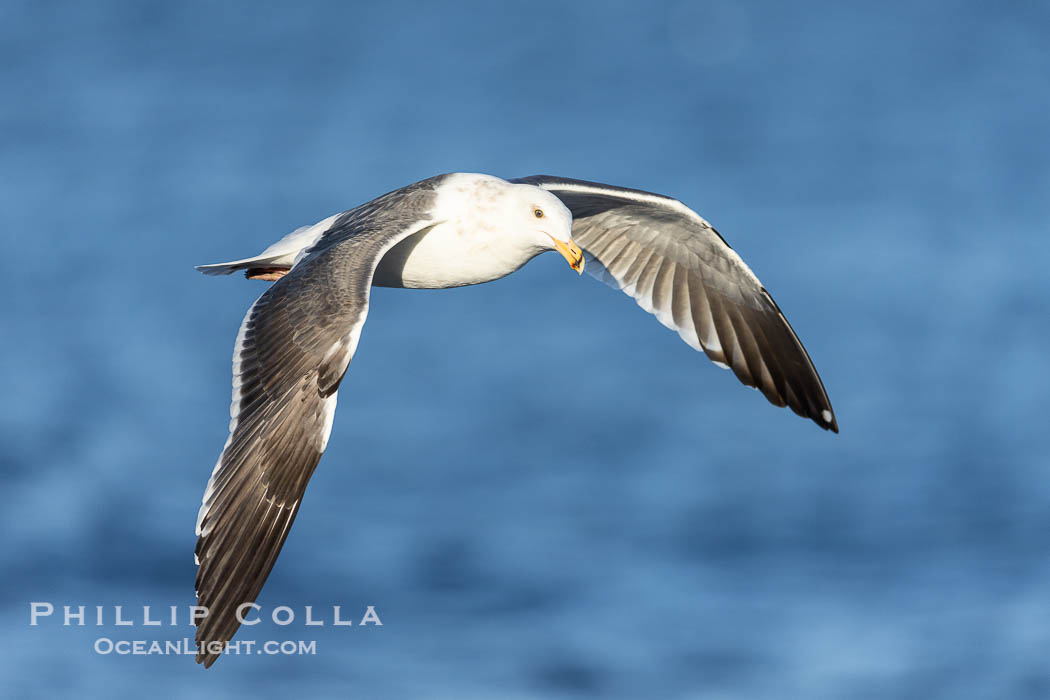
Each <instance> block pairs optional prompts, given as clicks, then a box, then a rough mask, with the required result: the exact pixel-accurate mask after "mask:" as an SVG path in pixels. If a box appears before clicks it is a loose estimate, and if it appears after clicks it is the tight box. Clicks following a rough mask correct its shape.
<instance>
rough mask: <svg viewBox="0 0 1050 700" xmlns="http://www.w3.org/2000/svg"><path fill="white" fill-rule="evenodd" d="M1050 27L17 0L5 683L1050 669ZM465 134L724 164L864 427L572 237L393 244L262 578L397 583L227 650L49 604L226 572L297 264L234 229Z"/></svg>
mask: <svg viewBox="0 0 1050 700" xmlns="http://www.w3.org/2000/svg"><path fill="white" fill-rule="evenodd" d="M1048 36H1050V10H1048V8H1047V6H1046V5H1045V4H1042V3H1017V4H1014V5H1009V6H1007V5H999V4H993V3H975V2H969V3H968V2H932V3H929V2H917V3H899V4H898V3H891V4H889V5H882V4H875V3H869V4H866V5H865V4H862V3H839V2H830V1H829V2H820V1H817V2H807V3H774V2H768V3H749V4H738V3H731V2H722V1H720V0H706V1H704V2H696V3H688V2H681V3H654V2H645V3H619V2H609V3H606V2H574V3H561V2H540V1H530V2H520V3H514V4H507V5H505V6H504V5H502V4H497V3H481V2H478V3H404V2H388V3H375V4H368V5H365V4H360V5H358V4H354V3H328V4H325V3H304V4H303V6H301V7H295V6H294V5H293V4H291V3H288V4H282V5H277V4H268V3H250V2H224V3H204V2H184V3H182V2H180V3H103V2H100V3H78V4H73V3H69V4H65V5H59V4H50V3H34V2H5V3H3V4H2V5H0V86H2V88H3V95H2V97H0V134H2V136H0V235H2V240H3V252H4V262H3V281H2V285H3V288H4V302H3V304H2V308H3V312H2V319H3V327H2V329H0V361H2V365H0V367H2V370H0V371H2V377H3V384H4V389H5V392H4V393H5V396H6V400H5V401H3V402H2V403H0V437H2V439H0V484H2V489H3V494H4V496H5V497H4V506H3V508H2V509H0V522H2V525H3V533H4V547H3V548H2V550H0V551H2V553H0V564H2V569H3V571H4V574H3V579H2V582H3V583H2V587H0V596H2V597H0V602H2V605H0V610H2V614H3V625H4V627H3V629H4V653H3V654H2V655H0V680H2V686H3V687H4V689H5V692H4V694H5V695H6V696H8V697H57V696H61V695H76V696H77V697H107V698H120V697H128V698H141V697H152V696H162V697H174V698H200V697H238V696H246V697H247V696H251V697H313V696H320V695H340V696H352V697H361V698H385V697H439V698H514V697H520V698H531V697H611V698H656V697H669V698H730V697H733V698H737V697H739V698H769V699H779V698H828V699H840V698H880V699H881V698H891V697H892V698H924V699H930V698H952V699H956V698H997V699H998V698H1045V697H1048V696H1050V547H1048V541H1050V459H1048V457H1047V448H1046V435H1047V410H1046V409H1047V402H1048V399H1050V371H1048V362H1047V355H1048V352H1047V346H1048V345H1050V284H1048V283H1047V279H1046V269H1047V261H1048V259H1050V255H1048V253H1050V244H1048V235H1047V233H1048V223H1047V222H1048V221H1050V199H1048V192H1050V127H1048V124H1050V118H1048V114H1050V42H1048V40H1047V37H1048ZM457 170H465V171H480V172H489V173H493V174H497V175H502V176H506V177H516V176H523V175H529V174H534V173H555V174H560V175H566V176H571V177H577V178H584V179H593V180H599V181H605V182H610V183H615V184H620V185H626V186H631V187H638V188H643V189H648V190H653V191H656V192H662V193H667V194H670V195H674V196H676V197H679V198H680V199H682V200H683V201H685V202H686V203H688V204H689V205H691V206H693V207H695V208H696V209H697V210H698V211H700V212H701V214H702V215H704V216H705V217H706V218H708V219H709V220H710V221H712V222H713V223H714V225H715V226H717V227H718V229H719V230H720V231H721V232H722V233H723V234H724V235H725V237H726V238H727V239H728V240H729V241H730V243H732V244H733V245H734V247H735V248H736V249H737V250H738V251H739V252H740V253H741V255H742V256H743V257H744V258H745V260H747V261H748V262H749V263H750V264H751V266H752V267H753V269H754V270H755V271H756V273H757V274H758V275H759V276H760V277H761V279H762V281H763V282H764V283H765V285H766V286H767V287H768V288H769V289H770V291H771V292H772V293H773V295H774V296H775V298H776V299H777V300H778V302H779V303H780V305H781V307H782V308H783V309H784V311H785V313H786V314H787V316H788V318H789V319H790V320H791V322H792V323H793V325H794V327H795V329H796V330H797V331H798V333H799V335H800V336H801V337H802V339H803V341H804V342H805V344H806V346H807V347H808V349H809V351H810V353H811V355H812V357H813V360H814V362H815V364H816V366H817V367H818V369H819V370H820V373H821V375H822V376H823V378H824V381H825V383H826V385H827V389H828V392H829V394H830V396H831V399H832V401H833V403H834V406H835V408H836V411H837V414H838V417H839V422H840V425H841V429H842V432H841V434H840V435H838V436H835V435H831V434H829V433H825V432H823V431H821V430H819V429H818V428H816V427H815V426H814V425H813V424H811V423H809V422H806V421H803V420H801V419H799V418H797V417H796V416H794V415H793V414H791V413H790V412H789V411H787V410H783V409H776V408H774V407H772V406H770V405H768V404H767V403H766V402H765V401H764V400H763V399H762V397H761V396H760V395H758V394H756V393H755V392H753V391H750V390H748V389H746V388H744V387H741V386H740V385H739V384H738V383H737V382H736V380H735V379H734V378H733V377H732V375H731V374H729V373H726V372H722V371H720V370H718V369H717V368H715V367H714V366H712V365H711V364H710V363H709V362H708V361H707V360H706V359H705V358H704V357H703V356H702V355H698V354H697V353H695V352H693V351H692V350H691V349H690V348H689V347H687V346H686V345H685V344H684V343H682V342H681V341H680V340H679V339H678V338H677V337H676V336H675V335H674V334H673V333H671V332H669V331H667V330H666V329H664V328H662V327H661V326H660V325H659V324H658V323H657V322H656V321H655V320H654V319H653V318H651V317H649V316H647V315H646V314H645V313H643V312H642V311H641V310H639V309H638V308H637V307H636V306H635V305H634V304H633V303H632V302H631V301H630V300H629V299H627V298H626V297H624V296H623V295H622V294H619V293H617V292H615V291H614V290H611V289H609V288H607V287H605V286H603V285H601V284H599V283H597V282H595V281H593V280H591V279H589V278H588V277H586V276H584V277H583V278H578V277H577V276H576V275H575V274H573V273H572V272H571V271H569V270H568V269H567V268H566V266H565V264H564V261H562V260H561V259H560V258H559V257H558V256H555V255H548V256H543V257H541V258H539V259H537V260H535V261H534V262H533V263H531V264H530V265H528V266H527V267H526V268H525V269H523V270H522V271H521V272H520V273H519V274H516V275H513V276H512V277H511V278H509V279H506V280H503V281H499V282H496V283H493V284H489V285H485V286H483V287H475V288H467V289H460V290H451V291H434V292H429V291H428V292H406V291H403V290H378V291H377V292H376V293H375V294H374V296H373V300H372V314H371V315H370V317H369V319H368V323H367V325H366V328H365V332H364V336H363V339H362V341H361V344H360V348H359V351H358V354H357V357H356V358H355V360H354V363H353V367H352V369H351V371H350V373H349V374H348V375H347V378H346V381H345V382H344V383H343V386H342V390H341V392H340V407H339V413H338V415H337V417H336V421H335V430H334V434H333V438H332V442H331V445H330V446H329V449H328V452H327V454H326V455H325V457H324V459H323V461H322V462H321V465H320V467H319V468H318V471H317V473H316V475H315V477H314V479H313V482H312V483H311V486H310V489H309V490H308V492H307V496H306V499H305V501H304V505H303V508H302V511H301V513H300V515H299V518H298V520H297V522H296V524H295V527H294V529H293V531H292V533H291V536H290V538H289V540H288V543H287V546H286V547H285V550H284V552H283V554H282V555H281V558H280V559H279V561H278V563H277V566H276V568H275V570H274V572H273V575H272V576H271V577H270V580H269V582H268V584H267V586H266V588H265V589H264V592H263V594H262V597H261V598H260V603H261V604H263V605H264V606H265V610H266V611H269V610H272V608H273V607H274V606H276V605H281V604H288V605H291V606H293V607H294V608H295V609H296V610H297V611H298V613H299V615H300V616H301V615H302V610H303V606H304V605H313V606H315V610H321V611H322V615H325V616H327V617H329V618H330V617H331V613H330V610H331V606H332V605H334V604H337V605H342V606H343V610H344V611H351V616H354V617H358V616H360V613H361V612H362V611H363V609H364V606H365V605H367V604H372V605H375V606H376V609H377V610H378V612H379V613H380V615H381V617H382V621H383V622H384V625H383V627H382V628H360V627H353V628H349V629H346V628H339V629H333V628H332V627H331V626H330V625H329V626H326V627H324V628H322V629H320V630H319V631H317V630H315V629H313V628H306V627H304V626H302V625H301V624H300V623H299V622H296V623H295V624H294V625H292V626H289V627H278V626H275V625H273V624H270V623H265V624H260V625H259V626H258V627H256V628H254V629H253V631H252V633H251V635H250V636H251V637H253V638H256V639H259V640H264V639H268V638H274V639H300V638H305V639H316V640H318V650H317V654H316V655H313V656H238V657H233V656H231V657H226V658H223V659H221V660H220V661H219V662H218V663H217V664H216V665H215V666H214V667H213V668H212V669H211V670H209V671H204V670H203V669H202V668H200V667H198V666H196V665H195V664H194V663H193V662H192V660H191V659H190V658H188V657H181V656H148V657H146V656H118V655H115V654H114V655H104V656H103V655H98V654H95V653H94V652H93V651H92V645H93V643H94V641H95V640H96V639H97V638H98V637H100V636H108V637H112V638H114V639H142V638H145V639H169V638H171V639H176V638H181V637H183V636H188V635H189V634H190V631H191V630H190V628H187V627H178V628H170V627H167V626H164V627H159V628H147V627H143V626H142V625H141V624H139V625H138V626H135V627H133V628H117V627H115V626H113V625H112V624H107V625H106V626H104V627H102V628H95V627H93V626H90V625H89V626H87V627H85V628H82V629H81V628H77V627H63V626H61V625H60V624H59V621H56V620H53V619H52V620H47V621H45V623H43V624H41V625H40V626H37V627H30V626H29V624H28V622H29V615H28V603H29V602H30V601H53V602H54V603H55V604H56V605H61V604H63V603H67V604H84V605H88V606H94V605H107V606H112V605H115V604H122V605H125V606H126V608H125V609H126V610H127V609H134V608H135V607H136V606H138V607H139V610H141V605H143V604H151V605H153V606H154V607H155V609H156V608H164V609H166V607H167V606H168V605H175V604H177V605H180V606H184V605H189V604H191V603H192V602H193V600H194V599H193V577H194V572H195V568H194V564H193V557H192V550H193V545H194V540H195V538H194V534H193V525H194V520H195V518H196V514H197V508H198V504H199V503H200V497H201V494H202V491H203V488H204V484H205V482H206V480H207V477H208V475H209V473H210V471H211V468H212V465H213V463H214V461H215V458H216V456H217V454H218V452H219V450H220V449H221V447H222V444H223V441H224V440H225V438H226V422H227V408H228V404H229V384H230V353H231V349H232V344H233V339H234V335H235V332H236V328H237V325H238V323H239V322H240V320H241V317H242V315H243V313H244V311H245V309H246V308H247V306H248V305H249V304H250V303H251V301H252V300H253V299H254V298H255V297H256V296H257V295H258V294H259V293H260V292H261V290H262V289H263V288H264V286H263V284H261V283H258V282H246V281H245V280H243V279H241V278H239V277H231V278H221V279H209V278H204V277H202V276H200V275H199V274H198V273H196V272H195V271H194V270H193V269H192V266H193V265H194V264H199V263H205V262H214V261H218V260H225V259H230V258H236V257H241V256H244V255H248V254H252V253H254V252H256V251H257V250H259V249H261V248H262V247H264V246H266V245H267V244H269V243H270V242H272V241H273V240H275V239H276V238H278V237H280V236H281V235H283V234H285V233H286V232H288V231H290V230H292V229H294V228H296V227H298V226H301V225H304V224H309V223H312V222H314V221H317V220H319V219H321V218H324V217H326V216H328V215H329V214H331V213H333V212H336V211H339V210H342V209H346V208H349V207H351V206H353V205H356V204H358V203H360V202H363V201H366V200H368V199H370V198H372V197H374V196H376V195H378V194H381V193H383V192H385V191H387V190H390V189H393V188H396V187H399V186H401V185H404V184H407V183H409V182H412V181H414V180H418V179H421V178H424V177H428V176H430V175H433V174H435V173H439V172H448V171H457ZM325 610H327V611H328V612H327V613H325V612H324V611H325ZM264 614H265V613H264ZM89 616H90V613H89ZM132 616H133V617H136V618H141V612H139V613H134V612H133V613H132ZM184 619H185V618H182V620H184ZM89 622H90V617H89ZM243 634H244V633H243V632H242V635H243Z"/></svg>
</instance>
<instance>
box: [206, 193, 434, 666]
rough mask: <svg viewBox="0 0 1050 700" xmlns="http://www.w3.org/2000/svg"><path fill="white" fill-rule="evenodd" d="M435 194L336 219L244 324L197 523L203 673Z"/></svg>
mask: <svg viewBox="0 0 1050 700" xmlns="http://www.w3.org/2000/svg"><path fill="white" fill-rule="evenodd" d="M428 182H429V181H423V183H417V184H416V185H413V186H409V187H408V188H405V189H404V190H399V191H398V192H394V193H390V194H388V195H384V197H381V198H379V199H378V200H374V201H373V202H370V203H369V204H366V205H363V206H362V207H359V208H357V209H354V210H351V211H349V212H346V213H345V214H343V215H342V216H340V217H339V218H338V219H337V220H336V221H335V222H334V223H333V225H332V228H331V229H330V230H329V231H328V232H327V233H325V234H324V236H322V238H321V239H320V240H319V241H318V242H317V244H315V245H314V247H313V248H312V249H311V250H310V251H308V252H307V253H306V255H305V256H304V258H303V259H302V260H300V261H299V262H298V263H297V264H296V265H295V266H294V267H293V268H292V270H291V271H290V272H289V273H288V274H287V275H286V276H285V277H283V278H282V279H280V280H279V281H278V282H277V283H276V284H274V285H273V286H271V287H270V288H269V289H267V290H266V292H265V293H263V295H262V296H260V297H259V299H258V300H256V302H255V303H254V304H252V307H251V308H250V309H249V310H248V313H247V315H246V316H245V317H244V322H243V323H242V324H241V328H240V331H239V333H238V334H237V342H236V345H235V347H234V356H233V403H232V405H231V407H230V415H231V417H232V420H231V421H230V436H229V439H228V440H227V441H226V446H225V447H224V448H223V451H222V455H221V456H220V457H219V461H218V463H217V464H216V465H215V469H214V471H213V472H212V476H211V480H210V481H209V482H208V487H207V490H206V491H205V493H204V499H203V504H202V505H201V509H200V513H199V515H198V517H197V535H198V539H197V549H196V559H197V564H198V567H199V568H198V570H197V580H196V589H197V598H198V605H201V606H203V607H205V608H207V609H208V615H207V617H205V618H204V619H203V620H201V621H200V622H199V623H198V626H197V636H196V639H197V642H198V645H199V646H198V654H197V662H198V663H201V662H203V663H204V665H205V666H206V667H207V666H210V665H211V664H212V663H214V662H215V660H216V658H218V656H219V654H220V653H221V645H222V644H223V643H224V642H226V641H228V640H229V639H230V638H231V637H233V635H234V633H235V632H236V631H237V628H238V627H239V626H240V622H239V621H238V620H237V616H236V613H237V608H238V606H240V605H242V604H244V603H251V602H254V601H255V598H256V596H257V595H258V594H259V591H260V590H261V589H262V586H263V583H264V582H265V581H266V577H267V576H268V575H269V573H270V570H271V569H272V568H273V565H274V561H276V559H277V555H278V554H279V553H280V551H281V546H282V545H283V544H284V540H285V538H286V537H287V536H288V530H289V528H290V527H291V526H292V522H293V521H294V520H295V514H296V512H297V511H298V509H299V504H300V502H301V501H302V498H303V493H304V491H305V490H306V483H307V481H309V479H310V476H311V475H312V474H313V471H314V468H315V467H316V466H317V463H318V461H319V460H320V459H321V454H322V453H323V452H324V449H325V447H326V445H327V443H328V436H329V433H330V431H331V428H332V418H333V416H334V414H335V405H336V391H337V389H338V387H339V382H340V381H341V380H342V378H343V374H344V373H345V372H346V369H347V367H348V365H349V363H350V359H351V357H352V356H353V354H354V350H355V349H356V348H357V341H358V338H359V337H360V334H361V328H362V326H363V325H364V322H365V316H366V314H367V313H368V294H369V289H370V287H371V282H372V275H373V273H374V271H375V268H376V265H377V264H378V262H379V260H380V259H381V258H382V256H383V254H384V253H385V252H386V251H387V250H389V249H390V248H391V247H392V246H393V245H395V244H396V243H397V242H399V241H401V240H403V239H404V238H406V237H407V236H409V235H412V234H414V233H417V232H419V231H420V230H422V229H424V228H426V227H427V225H429V222H428V221H426V218H425V216H426V212H428V211H429V203H430V201H431V200H430V195H429V193H430V191H431V190H430V188H429V187H427V186H426V184H427V183H428ZM242 617H243V614H242ZM216 647H218V649H216Z"/></svg>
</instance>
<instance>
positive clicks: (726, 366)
mask: <svg viewBox="0 0 1050 700" xmlns="http://www.w3.org/2000/svg"><path fill="white" fill-rule="evenodd" d="M711 362H714V363H715V366H717V367H721V368H722V369H729V365H727V364H726V363H725V362H719V361H718V360H711Z"/></svg>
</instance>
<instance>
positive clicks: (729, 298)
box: [515, 175, 838, 432]
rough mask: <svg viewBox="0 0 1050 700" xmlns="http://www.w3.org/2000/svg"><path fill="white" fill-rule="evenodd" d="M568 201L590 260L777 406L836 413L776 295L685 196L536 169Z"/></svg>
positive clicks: (594, 270) (594, 269)
mask: <svg viewBox="0 0 1050 700" xmlns="http://www.w3.org/2000/svg"><path fill="white" fill-rule="evenodd" d="M515 182H526V183H529V184H532V185H536V186H539V187H542V188H543V189H546V190H548V191H549V192H551V193H553V194H554V195H555V196H557V197H558V198H559V199H561V200H562V202H564V203H565V206H566V207H568V208H569V210H570V211H572V216H573V224H572V236H573V239H574V240H575V241H576V242H577V243H578V244H579V245H580V247H581V248H583V250H584V252H585V254H586V256H587V264H586V266H585V267H584V269H585V270H587V271H588V272H590V273H591V274H592V275H593V276H595V277H598V278H599V279H602V280H603V281H605V282H607V283H609V284H612V285H613V286H616V287H617V288H619V289H622V290H623V291H624V292H625V293H627V294H629V295H631V296H632V297H634V299H635V300H636V301H637V302H638V305H639V306H641V307H642V308H643V309H645V310H646V311H648V312H649V313H651V314H654V315H655V316H656V317H657V318H658V319H659V320H660V322H661V323H663V324H664V325H665V326H667V327H668V328H671V329H673V330H675V331H678V334H679V335H680V336H681V337H682V339H683V340H685V342H687V343H688V344H689V345H691V346H692V347H694V348H696V349H697V350H703V351H704V352H705V353H706V354H707V356H708V357H709V358H711V359H712V360H713V361H714V362H716V363H718V364H720V365H722V366H728V367H729V368H731V369H732V370H733V372H734V373H735V374H736V376H737V378H738V379H739V380H740V381H741V382H743V383H744V384H747V385H748V386H752V387H755V388H757V389H758V390H759V391H761V392H762V393H763V394H764V395H765V397H766V398H767V399H769V401H770V402H771V403H773V404H776V405H777V406H784V405H787V406H790V407H791V409H792V410H793V411H794V412H795V413H797V414H799V415H800V416H803V417H806V418H810V419H812V420H813V421H814V422H815V423H816V424H817V425H819V426H820V427H822V428H825V429H827V430H833V431H835V432H838V423H837V421H836V420H835V413H834V411H833V410H832V408H831V402H830V401H829V400H828V395H827V392H826V391H825V390H824V385H823V383H822V382H821V381H820V376H819V375H818V374H817V371H816V369H814V367H813V363H812V361H810V359H809V354H808V353H806V349H805V348H804V347H802V343H801V342H800V341H799V339H798V336H797V335H795V331H794V330H792V328H791V325H790V324H788V322H787V319H786V318H784V314H783V313H782V312H781V311H780V308H779V307H778V306H777V304H776V302H774V301H773V297H771V296H770V295H769V292H767V291H766V289H765V288H764V287H763V286H762V283H761V282H759V281H758V278H757V277H755V275H754V273H753V272H751V270H750V269H749V268H748V266H747V265H746V264H745V263H744V261H743V260H741V258H740V256H739V255H737V254H736V252H735V251H734V250H733V249H732V248H730V247H729V245H728V244H727V243H726V242H725V240H724V239H723V238H722V237H721V236H720V235H719V234H718V232H717V231H715V230H714V229H713V228H712V227H711V225H710V224H708V223H707V222H706V221H704V219H703V218H701V217H700V215H699V214H697V213H696V212H694V211H693V210H692V209H690V208H688V207H687V206H685V205H684V204H682V203H681V202H679V201H678V200H676V199H672V198H670V197H665V196H663V195H659V194H653V193H651V192H643V191H641V190H632V189H626V188H622V187H614V186H612V185H603V184H600V183H596V182H585V181H582V180H570V179H567V178H559V177H553V176H549V175H534V176H532V177H526V178H521V179H520V180H515Z"/></svg>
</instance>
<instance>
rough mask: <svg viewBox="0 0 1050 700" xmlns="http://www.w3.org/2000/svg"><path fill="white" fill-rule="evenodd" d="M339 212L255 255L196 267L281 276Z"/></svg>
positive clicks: (253, 275)
mask: <svg viewBox="0 0 1050 700" xmlns="http://www.w3.org/2000/svg"><path fill="white" fill-rule="evenodd" d="M338 216H339V214H334V215H332V216H329V217H328V218H327V219H325V220H323V221H318V222H317V223H316V224H314V225H313V226H303V227H302V228H297V229H295V230H294V231H292V232H291V233H289V234H288V235H287V236H285V237H284V238H282V239H281V240H279V241H277V242H276V243H274V244H273V245H272V246H270V247H269V248H267V249H266V250H264V251H263V252H261V253H259V254H258V255H256V256H255V257H253V258H243V259H241V260H231V261H230V262H221V263H212V264H211V265H197V266H196V269H197V270H200V271H201V272H203V273H204V274H206V275H228V274H230V273H233V272H236V271H237V270H244V271H245V272H244V274H245V277H247V278H249V279H252V278H259V279H271V275H276V277H280V276H281V275H283V274H284V273H286V272H288V270H290V269H292V266H293V265H295V263H296V260H297V259H298V257H299V254H300V253H301V252H302V251H304V250H306V249H307V248H309V247H310V246H312V245H313V244H314V243H316V242H317V239H318V238H320V237H321V236H322V235H323V234H324V232H325V231H327V230H328V229H329V228H331V226H332V222H334V221H335V219H336V217H338ZM276 277H272V279H276Z"/></svg>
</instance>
